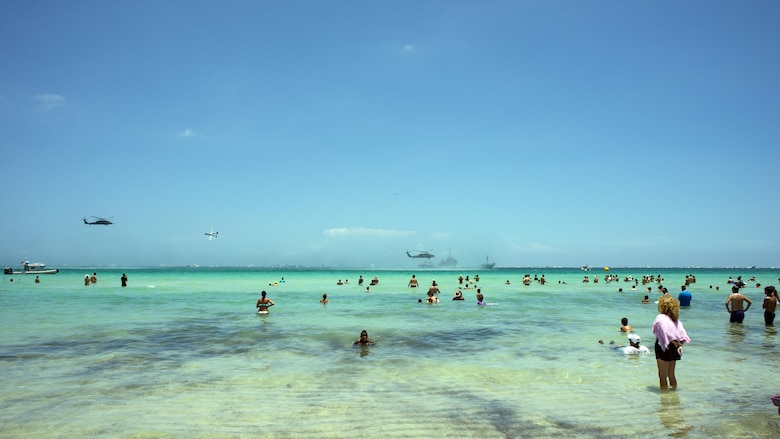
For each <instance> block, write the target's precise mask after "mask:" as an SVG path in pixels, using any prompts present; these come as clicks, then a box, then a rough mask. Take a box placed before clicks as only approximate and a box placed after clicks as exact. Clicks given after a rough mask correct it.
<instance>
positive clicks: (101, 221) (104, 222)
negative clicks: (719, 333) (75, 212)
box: [84, 216, 114, 226]
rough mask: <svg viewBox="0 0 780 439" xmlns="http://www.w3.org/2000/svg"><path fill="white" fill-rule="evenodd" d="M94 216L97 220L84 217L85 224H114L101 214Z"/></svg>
mask: <svg viewBox="0 0 780 439" xmlns="http://www.w3.org/2000/svg"><path fill="white" fill-rule="evenodd" d="M92 218H95V221H92V222H89V221H87V219H86V218H84V224H87V225H90V226H95V225H97V226H101V225H102V226H108V225H111V224H114V223H112V222H111V221H109V220H107V219H105V218H101V217H99V216H93V217H92Z"/></svg>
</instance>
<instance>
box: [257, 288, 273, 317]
mask: <svg viewBox="0 0 780 439" xmlns="http://www.w3.org/2000/svg"><path fill="white" fill-rule="evenodd" d="M265 295H266V292H265V291H262V292H260V298H259V299H257V305H255V308H257V312H268V308H270V307H272V306H274V305H275V303H274V302H273V300H271V299H269V298H267V297H265Z"/></svg>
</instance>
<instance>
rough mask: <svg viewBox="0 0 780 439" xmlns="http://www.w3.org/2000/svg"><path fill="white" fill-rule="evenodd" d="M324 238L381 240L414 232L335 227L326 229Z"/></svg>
mask: <svg viewBox="0 0 780 439" xmlns="http://www.w3.org/2000/svg"><path fill="white" fill-rule="evenodd" d="M322 233H323V234H324V235H326V236H334V237H342V236H379V237H383V238H387V237H391V238H392V237H397V236H409V235H413V234H414V232H411V231H408V230H387V229H371V228H366V227H356V228H351V229H350V228H346V227H336V228H332V229H326V230H324V231H323V232H322Z"/></svg>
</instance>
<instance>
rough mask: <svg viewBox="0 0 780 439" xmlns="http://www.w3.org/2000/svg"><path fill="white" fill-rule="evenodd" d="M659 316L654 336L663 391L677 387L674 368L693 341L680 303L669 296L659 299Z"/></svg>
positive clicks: (655, 323) (665, 295)
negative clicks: (686, 328)
mask: <svg viewBox="0 0 780 439" xmlns="http://www.w3.org/2000/svg"><path fill="white" fill-rule="evenodd" d="M658 312H659V313H660V314H658V316H657V317H656V318H655V321H654V322H653V334H655V336H656V337H657V338H656V340H655V359H656V360H655V361H656V363H657V364H658V379H659V380H660V384H661V390H665V389H667V388H669V387H671V388H672V389H674V388H676V387H677V378H676V377H675V376H674V366H675V364H676V363H677V360H679V359H680V358H682V351H683V349H682V347H683V344H684V343H686V342H689V343H690V341H691V339H690V338H688V333H687V332H685V328H684V327H683V324H682V322H681V321H679V320H678V317H679V315H680V302H678V301H677V299H675V298H674V297H672V296H670V295H669V294H664V295H662V296H661V297H660V298H659V299H658Z"/></svg>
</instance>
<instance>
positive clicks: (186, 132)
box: [176, 128, 201, 138]
mask: <svg viewBox="0 0 780 439" xmlns="http://www.w3.org/2000/svg"><path fill="white" fill-rule="evenodd" d="M176 135H177V136H179V137H185V138H186V137H201V134H200V133H198V132H196V131H193V130H191V129H189V128H187V129H186V130H184V131H179V132H178V133H176Z"/></svg>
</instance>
